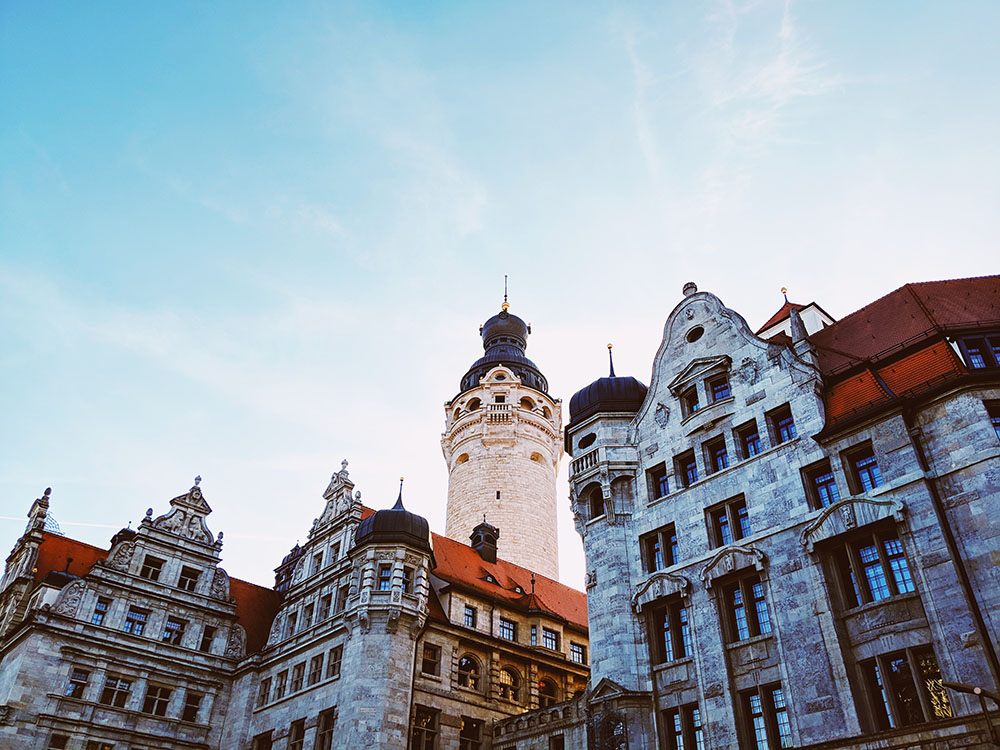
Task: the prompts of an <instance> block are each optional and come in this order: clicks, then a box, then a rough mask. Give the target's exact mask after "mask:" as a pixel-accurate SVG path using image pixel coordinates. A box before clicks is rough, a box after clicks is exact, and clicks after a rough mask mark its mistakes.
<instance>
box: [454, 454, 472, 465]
mask: <svg viewBox="0 0 1000 750" xmlns="http://www.w3.org/2000/svg"><path fill="white" fill-rule="evenodd" d="M468 460H469V454H468V453H463V454H462V455H461V456H459V457H458V458H456V459H455V463H457V464H464V463H465V462H466V461H468Z"/></svg>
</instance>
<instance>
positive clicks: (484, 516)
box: [483, 513, 486, 523]
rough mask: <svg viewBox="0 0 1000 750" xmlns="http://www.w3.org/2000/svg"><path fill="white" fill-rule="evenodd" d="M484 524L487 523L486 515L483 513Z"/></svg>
mask: <svg viewBox="0 0 1000 750" xmlns="http://www.w3.org/2000/svg"><path fill="white" fill-rule="evenodd" d="M483 523H486V514H485V513H483Z"/></svg>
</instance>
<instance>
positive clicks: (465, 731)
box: [458, 716, 483, 750]
mask: <svg viewBox="0 0 1000 750" xmlns="http://www.w3.org/2000/svg"><path fill="white" fill-rule="evenodd" d="M482 747H483V722H482V720H480V719H473V718H470V717H468V716H463V717H462V729H461V730H460V731H459V734H458V750H482Z"/></svg>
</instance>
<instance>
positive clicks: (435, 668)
mask: <svg viewBox="0 0 1000 750" xmlns="http://www.w3.org/2000/svg"><path fill="white" fill-rule="evenodd" d="M420 671H421V672H423V673H424V674H429V675H434V676H435V677H437V676H438V675H439V674H441V648H440V646H435V645H433V644H431V643H425V644H424V658H423V660H422V661H421V664H420Z"/></svg>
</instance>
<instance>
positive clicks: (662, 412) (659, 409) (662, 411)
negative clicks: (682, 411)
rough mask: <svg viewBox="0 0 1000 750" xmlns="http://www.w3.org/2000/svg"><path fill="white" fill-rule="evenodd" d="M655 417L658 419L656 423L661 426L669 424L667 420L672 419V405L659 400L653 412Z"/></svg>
mask: <svg viewBox="0 0 1000 750" xmlns="http://www.w3.org/2000/svg"><path fill="white" fill-rule="evenodd" d="M653 418H654V419H655V420H656V424H658V425H660V427H666V426H667V420H668V419H670V407H669V406H667V405H666V404H662V403H659V402H657V404H656V411H655V412H653Z"/></svg>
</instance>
